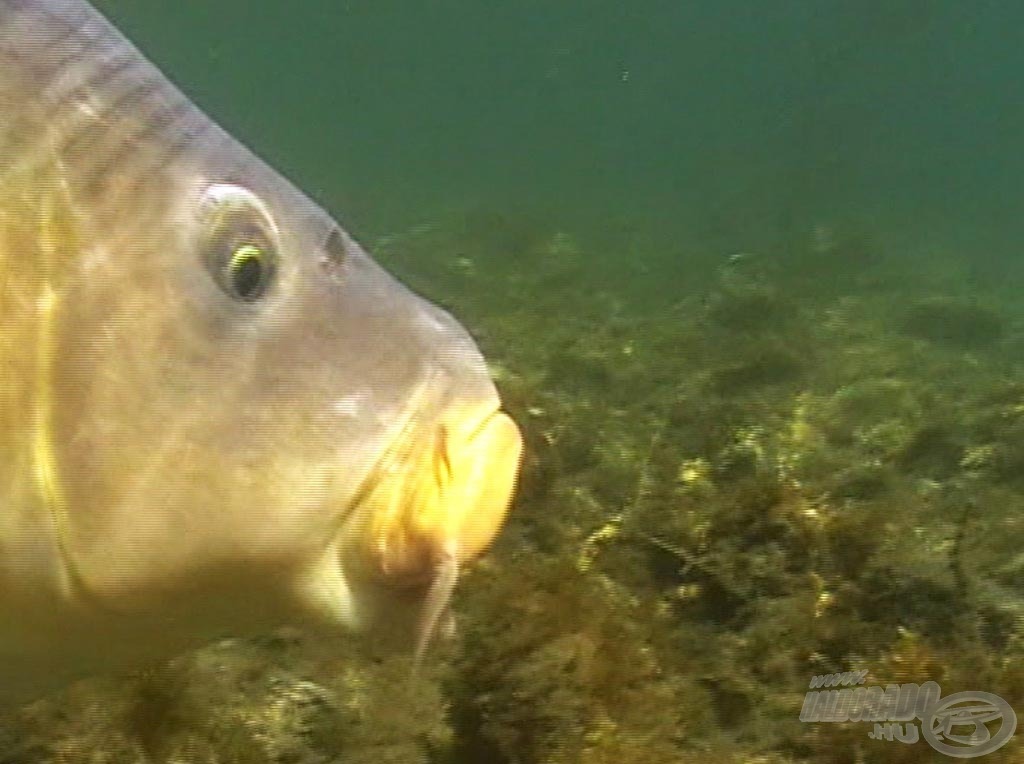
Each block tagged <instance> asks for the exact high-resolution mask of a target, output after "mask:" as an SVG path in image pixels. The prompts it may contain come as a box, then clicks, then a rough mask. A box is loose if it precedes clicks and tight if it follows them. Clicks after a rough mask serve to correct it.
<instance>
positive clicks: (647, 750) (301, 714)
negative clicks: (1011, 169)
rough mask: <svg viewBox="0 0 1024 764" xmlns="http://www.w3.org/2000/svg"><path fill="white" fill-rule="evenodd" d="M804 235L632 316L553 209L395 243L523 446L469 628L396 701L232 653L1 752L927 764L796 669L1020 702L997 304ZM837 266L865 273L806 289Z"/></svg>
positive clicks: (79, 701) (327, 664)
mask: <svg viewBox="0 0 1024 764" xmlns="http://www.w3.org/2000/svg"><path fill="white" fill-rule="evenodd" d="M805 238H806V239H810V240H811V241H812V244H813V246H812V247H811V249H810V250H808V251H802V252H781V253H775V254H772V253H764V254H758V255H756V256H753V255H750V256H744V257H736V256H734V255H730V254H728V253H723V254H722V255H721V257H720V258H718V261H717V262H716V261H715V258H712V257H705V258H704V259H703V260H699V261H697V262H705V263H713V264H710V265H708V267H707V269H706V272H703V273H701V274H698V275H697V277H695V278H694V279H693V281H692V283H693V286H692V288H691V289H690V291H685V292H680V291H678V290H679V288H680V287H679V285H678V284H674V283H673V284H669V283H666V284H664V285H662V288H663V290H664V292H663V293H662V294H658V295H652V296H650V297H649V299H648V300H647V301H645V302H644V304H642V305H638V304H635V303H633V302H631V299H632V298H631V297H630V296H629V294H628V293H627V292H626V291H625V290H623V289H620V288H619V287H620V285H621V274H620V273H617V272H615V271H614V269H611V270H608V269H606V270H604V271H600V272H599V271H595V270H594V269H592V268H590V267H588V266H589V263H592V262H594V261H596V260H602V261H605V262H606V261H608V260H609V257H608V253H607V252H603V251H600V249H599V246H600V245H599V244H595V245H587V244H584V243H582V242H581V240H580V239H578V238H577V237H575V236H573V235H572V234H571V233H570V232H566V231H563V230H559V229H558V228H556V227H555V226H553V225H548V224H546V223H544V222H542V221H537V220H519V219H514V218H510V217H509V216H508V215H504V214H503V215H494V214H490V213H487V212H480V211H472V212H468V213H466V214H464V215H463V214H456V215H454V216H453V218H452V219H451V220H447V221H440V222H435V223H432V224H431V225H429V226H422V227H419V228H417V229H414V230H412V231H409V232H407V233H404V234H399V235H394V236H391V237H388V238H387V239H386V240H384V241H381V242H380V243H379V244H378V246H377V247H376V251H377V253H378V255H379V257H380V258H381V259H382V260H383V261H384V262H385V263H386V264H387V265H388V267H390V268H391V269H393V270H395V271H396V272H398V273H399V274H400V275H402V276H403V277H404V278H405V279H406V280H407V281H410V282H411V283H413V284H414V285H415V286H417V287H418V288H420V289H421V290H422V291H424V292H426V293H427V294H429V295H430V296H432V297H434V298H437V299H439V300H440V302H442V304H444V305H446V306H448V307H450V308H451V309H452V310H454V311H455V312H456V313H457V314H458V315H459V316H460V317H461V318H462V319H463V320H464V321H465V322H466V324H467V325H469V326H471V327H473V329H474V333H475V334H476V335H477V337H478V339H479V340H480V344H481V346H482V347H483V349H484V351H485V354H486V355H487V356H488V358H489V359H490V361H491V363H492V370H493V372H494V374H495V377H496V378H497V380H498V383H499V386H500V388H501V390H502V394H503V397H504V399H505V401H506V406H507V408H508V410H509V411H510V412H511V413H512V415H513V416H514V417H515V418H516V419H517V421H518V422H519V423H520V425H521V427H522V429H523V431H524V436H525V440H526V444H527V447H526V455H525V461H524V467H523V474H522V479H521V484H520V487H519V493H518V499H517V501H516V505H515V508H514V511H513V512H512V514H511V515H510V519H509V524H508V527H507V528H506V529H505V531H504V533H503V534H502V536H501V538H500V540H499V542H498V543H497V544H496V546H495V548H494V549H493V550H492V551H491V553H490V554H489V555H488V556H487V558H485V560H484V561H482V562H481V564H480V565H478V566H477V567H476V568H475V569H474V570H472V571H471V572H470V573H469V574H467V575H466V577H465V579H464V581H463V582H462V584H461V585H460V589H459V592H458V594H457V596H456V603H455V608H456V615H457V624H458V626H457V630H456V633H455V635H454V637H453V638H452V639H451V640H449V641H447V642H443V643H442V644H440V645H439V646H438V647H437V648H436V649H435V651H434V652H433V653H432V655H431V657H430V659H429V661H428V665H427V666H426V667H425V670H424V672H423V673H422V674H421V675H420V676H419V677H418V678H417V680H416V681H415V682H414V683H413V685H411V686H410V685H409V683H408V672H409V662H408V657H407V656H400V655H399V656H391V657H388V658H386V659H380V658H374V657H368V656H367V655H366V654H364V652H363V651H362V650H361V648H359V647H358V646H357V645H354V644H343V645H328V646H324V645H316V644H314V643H311V642H309V641H307V640H305V639H304V638H302V637H301V636H300V635H298V634H293V633H290V632H287V631H286V632H282V633H281V634H278V635H272V636H269V637H267V638H265V639H261V640H248V641H242V640H234V641H226V642H223V643H219V644H217V645H212V646H210V647H208V648H206V649H204V650H200V651H198V652H196V653H193V654H190V655H186V656H181V657H179V658H177V659H175V660H174V661H171V662H169V663H167V664H164V665H161V666H156V667H153V668H152V669H151V670H150V671H147V672H144V673H142V674H140V675H135V676H131V677H123V678H105V679H96V680H90V681H87V682H83V683H80V684H78V685H76V686H75V687H72V688H70V689H69V690H67V691H66V692H64V693H61V694H58V695H57V696H55V697H53V698H49V699H46V700H43V701H40V702H38V703H36V704H33V705H31V706H29V707H26V708H24V709H21V710H19V711H17V712H15V713H13V714H10V715H8V716H7V717H5V718H4V719H3V721H2V722H0V762H2V763H3V764H16V763H21V762H50V761H52V762H57V761H60V762H87V761H88V762H100V761H111V762H113V761H117V762H147V761H153V762H178V761H188V762H211V763H212V762H243V761H244V762H296V763H299V762H301V763H303V764H304V763H306V762H311V763H312V762H329V761H356V762H359V761H367V762H369V761H374V762H429V763H430V764H467V762H480V761H488V762H494V763H495V764H534V763H536V764H561V763H562V762H584V763H586V764H603V763H604V762H623V761H628V762H637V763H645V762H651V763H652V764H662V763H665V764H668V763H671V762H697V761H699V762H702V763H703V762H762V763H763V764H785V763H795V762H823V763H824V762H897V761H898V762H916V761H934V760H935V756H936V753H935V751H934V750H932V749H931V748H930V747H929V746H927V745H926V744H924V743H918V744H916V745H900V744H896V743H885V742H880V741H875V740H871V739H869V738H868V736H867V732H868V731H869V729H868V728H866V727H865V726H864V725H861V724H856V723H847V724H827V723H817V724H811V723H802V722H801V721H800V719H799V715H800V709H801V704H802V702H803V698H804V693H805V692H806V691H807V689H808V681H809V680H810V678H811V677H812V676H814V675H820V674H827V673H833V672H843V671H853V670H866V671H867V672H868V683H874V684H882V685H884V684H886V683H890V682H897V683H898V682H918V683H921V682H924V681H928V680H933V681H936V682H939V683H940V684H941V686H942V690H943V692H944V693H945V694H949V693H952V692H956V691H959V690H984V691H988V692H993V693H996V694H998V695H1000V696H1001V697H1003V698H1004V699H1006V700H1007V701H1008V702H1009V703H1010V704H1011V705H1012V706H1015V707H1018V708H1019V707H1022V705H1024V669H1022V668H1021V667H1022V666H1024V660H1022V659H1024V591H1022V585H1021V581H1022V577H1021V573H1022V572H1024V555H1022V554H1021V552H1020V550H1021V549H1022V548H1024V481H1022V477H1021V476H1022V475H1024V469H1022V467H1024V445H1022V444H1024V384H1022V383H1021V382H1020V379H1021V378H1022V377H1021V372H1022V368H1021V366H1022V365H1021V361H1020V358H1019V356H1017V355H1015V354H1014V352H1013V348H1014V347H1017V345H1016V344H1015V343H1017V342H1020V341H1021V339H1022V338H1021V337H1019V336H1017V335H1016V334H1015V332H1019V329H1016V328H1015V327H1017V326H1019V321H1018V322H1015V316H1014V306H1013V305H1012V304H1010V303H1008V302H1005V301H1004V302H1000V298H999V297H998V295H995V294H993V295H991V296H989V297H986V298H985V300H984V302H977V301H975V302H965V301H964V298H963V296H962V295H960V294H958V293H957V292H956V291H955V289H953V288H952V286H951V287H950V290H949V292H948V293H946V294H941V293H937V291H936V290H937V289H939V288H940V287H941V285H942V283H943V282H942V280H941V279H931V280H929V279H911V278H902V277H900V276H899V268H900V266H899V263H900V262H901V259H900V255H901V253H899V252H894V253H886V252H885V251H884V250H883V249H882V248H881V247H879V246H876V245H871V244H869V243H868V242H866V240H864V239H863V238H858V237H853V239H851V240H850V241H849V242H844V241H843V240H842V237H841V234H839V233H835V232H829V236H828V237H825V236H824V234H813V235H809V236H807V237H805ZM826 239H827V241H826ZM595 248H597V249H595ZM869 250H870V251H869ZM847 251H849V252H856V253H857V258H858V259H857V263H856V269H855V270H856V271H857V273H858V274H859V275H858V278H857V279H851V280H850V282H849V284H848V288H845V289H844V288H842V285H837V284H829V286H828V288H827V289H820V290H815V289H813V288H812V287H813V284H814V281H815V279H816V278H818V277H819V276H820V274H821V273H822V269H823V268H825V265H823V263H822V259H823V258H830V257H839V255H837V254H836V253H841V252H847ZM915 275H916V274H915ZM865 284H870V285H871V288H870V289H868V288H866V287H865V286H864V285H865ZM915 284H919V285H920V286H915ZM880 285H886V286H885V288H882V286H880ZM982 305H984V307H981V306H982ZM1016 318H1019V317H1016ZM1020 755H1021V747H1020V745H1019V744H1017V743H1016V742H1015V741H1011V742H1010V743H1009V744H1008V745H1007V746H1006V747H1004V748H1003V749H1001V750H1000V751H998V752H996V753H993V754H991V755H990V756H989V757H988V758H987V760H988V761H993V762H999V761H1013V760H1015V758H1016V757H1019V756H1020Z"/></svg>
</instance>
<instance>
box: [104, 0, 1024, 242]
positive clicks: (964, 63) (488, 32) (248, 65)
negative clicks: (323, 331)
mask: <svg viewBox="0 0 1024 764" xmlns="http://www.w3.org/2000/svg"><path fill="white" fill-rule="evenodd" d="M99 5H100V6H101V8H102V9H103V10H104V11H105V12H106V13H108V15H110V16H111V17H112V18H113V19H114V20H115V22H116V23H117V25H118V26H119V27H120V28H121V29H122V30H123V31H125V32H126V33H127V34H128V35H129V36H130V37H131V38H132V39H133V40H134V41H135V42H136V43H137V44H138V45H139V46H140V47H141V48H142V50H143V51H144V52H146V53H147V54H148V55H149V56H150V57H151V58H152V59H154V60H155V61H156V62H158V64H159V65H160V66H161V67H162V68H163V69H164V70H165V71H166V72H167V73H168V74H169V75H170V76H171V77H172V78H173V79H174V80H175V81H176V82H178V83H179V84H180V85H181V86H182V87H183V88H184V89H185V90H186V91H187V92H188V93H189V94H190V95H191V96H192V97H193V98H194V99H195V100H196V101H198V102H199V103H200V104H201V105H202V106H203V107H204V108H205V109H206V110H207V111H208V112H210V113H211V114H212V115H213V116H214V117H215V118H216V119H218V120H219V121H220V122H222V123H223V124H224V125H225V126H226V127H227V128H228V129H229V130H230V131H232V132H233V133H234V134H235V135H237V136H238V137H239V138H241V139H242V140H244V141H245V142H246V143H247V144H249V145H250V146H251V147H252V148H254V149H255V150H256V151H257V152H258V153H260V154H261V155H262V156H264V157H265V158H267V159H269V160H270V161H271V162H272V163H273V164H274V165H275V166H277V167H278V168H280V169H282V170H283V171H284V172H285V173H286V174H287V175H289V176H290V177H291V178H292V179H294V180H295V181H296V182H298V184H299V185H301V186H302V187H303V188H304V189H306V190H307V191H308V192H310V193H311V194H312V195H314V196H315V197H317V198H318V199H320V200H321V201H322V202H324V203H325V205H326V206H328V207H330V208H331V209H332V211H334V212H335V213H336V214H337V215H338V216H339V217H340V218H341V219H342V220H343V221H344V222H345V223H346V224H347V225H348V226H349V227H350V228H352V229H353V230H355V231H356V233H357V234H360V235H362V236H364V237H366V236H373V235H378V234H382V233H386V232H390V231H393V230H396V229H400V228H402V227H404V226H407V225H409V224H412V223H416V222H421V221H423V220H429V219H431V217H432V216H434V215H436V214H438V213H439V211H442V210H444V209H448V208H450V207H453V206H454V207H465V206H484V207H501V206H505V205H510V206H523V207H533V208H536V209H542V210H546V211H548V212H550V213H551V214H552V215H553V216H555V217H557V218H558V219H560V220H563V221H565V222H566V225H575V226H577V227H578V228H580V229H585V228H587V227H589V226H600V225H601V224H603V223H604V222H606V221H608V220H614V221H617V222H618V223H619V224H625V225H629V226H632V227H636V228H638V229H642V230H643V231H644V232H646V233H647V234H648V235H651V236H654V237H656V238H657V237H661V236H665V237H670V238H676V239H678V238H679V237H682V238H684V239H687V240H690V241H693V242H709V244H708V246H715V247H721V248H723V249H731V248H742V247H758V246H763V245H764V243H765V240H766V239H765V237H766V236H769V237H770V236H774V235H776V234H778V233H779V232H780V231H785V230H789V231H791V230H794V229H795V230H799V231H803V230H809V229H810V228H811V227H813V226H814V225H815V224H817V223H822V222H824V223H827V224H832V223H835V222H836V221H840V222H843V221H845V222H849V221H853V224H854V225H856V226H858V227H862V228H864V229H866V230H868V231H870V232H873V233H877V232H880V231H881V232H891V233H894V234H898V235H900V236H903V235H909V236H910V237H912V238H914V239H917V240H921V238H922V237H925V238H927V239H928V240H937V241H941V242H942V243H943V244H948V245H949V246H954V247H960V246H966V247H969V248H971V249H973V250H975V254H974V255H973V256H979V255H978V254H977V253H978V252H984V253H986V254H985V256H995V253H997V252H999V253H1004V254H1009V255H1013V254H1015V252H1016V250H1017V242H1018V241H1019V240H1020V238H1021V233H1022V225H1021V222H1020V218H1021V217H1022V216H1021V211H1022V198H1024V193H1022V188H1024V184H1022V182H1021V179H1022V174H1024V173H1022V171H1024V159H1022V152H1021V150H1020V145H1021V138H1022V135H1024V99H1022V97H1021V95H1022V93H1021V77H1020V74H1021V72H1022V71H1024V5H1019V4H1015V3H1007V2H991V1H990V0H977V1H972V2H963V0H947V1H944V2H939V1H934V2H930V1H928V0H816V1H814V2H811V1H809V0H802V1H799V2H798V1H797V0H771V1H770V2H756V1H753V0H750V1H748V2H737V1H736V0H725V1H724V2H720V1H716V2H711V1H710V0H703V1H701V2H685V1H683V0H640V1H639V2H610V1H609V0H507V1H506V2H487V1H481V0H473V1H470V0H431V1H430V2H407V1H406V2H399V1H398V0H372V2H371V1H370V0H340V1H339V0H307V1H306V2H282V1H281V0H259V2H240V1H239V0H222V1H221V2H216V3H210V2H198V1H196V0H190V1H185V2H173V3H172V2H154V1H153V0H150V1H149V2H139V0H131V1H129V0H104V2H101V3H99ZM594 230H596V228H595V229H594Z"/></svg>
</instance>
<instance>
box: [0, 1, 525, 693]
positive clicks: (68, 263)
mask: <svg viewBox="0 0 1024 764" xmlns="http://www.w3.org/2000/svg"><path fill="white" fill-rule="evenodd" d="M0 319H2V323H0V704H2V705H5V706H12V705H15V704H21V703H24V702H26V701H28V700H31V699H33V698H37V697H40V696H42V695H44V694H46V693H49V692H51V691H54V690H56V689H59V688H60V687H62V686H64V685H66V684H68V683H70V682H72V681H74V680H76V679H78V678H80V677H84V676H89V675H95V674H100V673H110V672H120V671H131V670H132V669H134V668H137V667H140V666H143V665H144V664H146V663H147V662H150V661H154V660H159V659H161V658H166V657H170V656H172V655H175V654H178V653H181V652H184V651H186V650H189V649H191V648H193V647H197V646H201V645H203V644H207V643H209V642H211V641H213V640H216V639H218V638H221V637H225V636H238V637H244V636H247V635H253V634H260V633H266V632H268V631H270V630H272V629H275V628H278V627H279V626H282V625H291V626H295V627H298V628H301V629H305V630H307V631H308V632H309V633H310V634H314V635H316V636H317V638H325V639H338V638H348V637H349V636H352V637H353V638H356V637H357V636H358V635H360V634H362V635H364V636H368V637H369V638H370V641H371V642H372V641H373V640H376V639H378V638H381V639H383V638H384V636H383V635H389V634H391V633H392V632H394V631H395V630H398V629H406V628H408V629H410V632H409V636H410V640H409V643H408V647H412V645H413V642H415V651H416V655H417V656H420V655H422V652H423V650H424V649H425V646H426V643H427V641H428V640H429V638H430V635H431V634H432V633H433V632H434V631H435V630H436V629H437V628H438V625H439V623H440V622H441V621H442V620H443V618H444V614H445V611H446V607H447V605H448V602H449V598H450V596H451V594H452V590H453V588H454V586H455V583H456V581H457V580H458V577H459V574H460V571H461V570H462V569H463V568H464V567H465V566H466V565H467V564H469V563H470V562H472V561H473V560H474V559H476V558H477V557H479V556H480V555H481V554H482V553H483V552H484V551H485V550H486V549H487V548H488V547H489V546H490V544H491V543H492V541H493V540H494V538H495V536H496V535H497V534H498V532H499V531H500V529H501V527H502V526H503V524H504V523H505V519H506V516H507V513H508V511H509V507H510V504H511V501H512V496H513V494H514V492H515V485H516V481H517V479H518V474H519V470H520V462H521V458H522V437H521V435H520V432H519V429H518V427H517V426H516V424H515V422H514V421H513V420H512V418H511V417H510V416H509V415H508V414H507V413H506V412H505V411H504V410H503V408H502V402H501V400H500V397H499V394H498V392H497V389H496V387H495V384H494V382H493V380H492V378H491V375H490V374H489V372H488V367H487V364H486V362H485V360H484V358H483V356H482V354H481V352H480V350H479V348H478V347H477V345H476V343H475V341H474V340H473V338H472V337H471V335H470V334H469V333H468V331H467V330H466V329H465V328H464V327H463V326H462V325H461V324H460V323H459V322H458V321H457V320H456V319H455V318H453V317H452V315H451V314H450V313H448V312H447V311H445V310H443V309H442V308H440V307H438V306H437V305H435V304H433V303H431V302H430V301H428V300H427V299H425V298H423V297H421V296H419V295H417V294H415V293H413V292H412V291H410V290H409V289H408V288H406V287H405V286H403V285H402V284H401V283H400V282H399V281H398V280H396V279H395V278H394V277H393V276H392V275H390V274H389V273H388V272H387V271H386V270H385V269H384V268H383V267H382V266H381V265H379V264H378V263H377V262H376V261H375V260H374V259H373V258H372V257H371V256H370V255H369V254H368V253H367V251H366V250H365V249H364V248H363V247H361V246H360V244H359V243H357V241H356V240H355V239H354V238H353V237H352V236H351V235H350V234H349V233H348V232H347V231H346V230H345V229H344V228H343V227H341V225H340V224H339V223H338V222H336V220H335V219H334V218H333V217H332V216H331V215H330V214H329V213H327V212H325V211H324V209H322V208H321V207H320V206H319V205H318V204H317V203H316V202H314V201H313V200H312V199H311V198H309V197H308V196H306V195H305V194H304V193H303V192H302V191H300V190H299V189H298V188H297V187H296V186H294V185H293V184H292V183H290V182H289V181H288V180H286V179H285V178H284V177H282V176H281V175H279V174H278V173H277V172H275V171H274V170H273V169H272V168H271V167H270V166H268V165H267V164H266V163H265V162H263V161H262V160H261V159H259V158H258V157H257V156H256V155H255V154H254V153H252V152H251V151H250V150H248V149H247V148H245V147H243V146H242V145H241V144H240V143H239V142H237V141H236V140H235V139H234V138H232V137H231V136H230V135H229V134H228V133H227V132H225V131H224V130H223V129H222V128H221V127H219V126H218V125H217V124H215V123H214V122H213V121H212V120H211V119H210V118H208V117H207V116H206V115H205V114H204V113H202V112H201V111H200V110H199V108H197V107H196V106H195V105H194V104H193V103H192V102H191V101H190V100H189V99H188V98H187V97H186V96H185V95H183V94H182V92H181V91H180V90H179V89H178V88H177V87H176V86H175V85H173V84H171V82H170V81H169V80H168V79H166V78H165V77H164V76H163V75H162V74H161V73H160V72H159V71H158V69H157V68H156V67H155V66H154V65H153V64H152V63H150V62H149V61H148V60H147V59H146V58H145V57H144V56H143V55H142V54H141V53H140V52H139V51H138V50H137V49H136V48H135V47H133V45H132V44H131V43H130V42H128V41H127V40H126V39H125V38H124V37H123V36H122V35H121V33H120V32H119V31H118V30H116V29H115V27H114V26H113V25H112V24H111V23H110V22H109V21H108V20H107V19H106V18H105V17H104V16H103V15H102V14H101V13H100V12H99V11H98V10H96V9H95V8H93V7H92V6H90V5H89V4H87V3H86V2H84V1H82V0H0ZM412 636H415V640H413V639H412V638H411V637H412Z"/></svg>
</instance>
